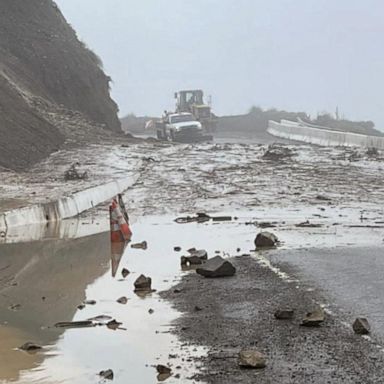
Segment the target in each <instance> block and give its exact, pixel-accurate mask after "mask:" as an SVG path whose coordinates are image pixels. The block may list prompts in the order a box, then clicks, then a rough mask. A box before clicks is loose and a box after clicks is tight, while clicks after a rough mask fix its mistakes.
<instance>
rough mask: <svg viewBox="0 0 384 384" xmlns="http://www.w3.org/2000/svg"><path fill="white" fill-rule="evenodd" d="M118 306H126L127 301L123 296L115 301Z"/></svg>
mask: <svg viewBox="0 0 384 384" xmlns="http://www.w3.org/2000/svg"><path fill="white" fill-rule="evenodd" d="M116 301H117V302H118V303H119V304H127V303H128V299H127V298H126V297H125V296H121V297H119V298H118V299H117V300H116Z"/></svg>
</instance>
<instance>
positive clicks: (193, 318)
mask: <svg viewBox="0 0 384 384" xmlns="http://www.w3.org/2000/svg"><path fill="white" fill-rule="evenodd" d="M231 261H232V262H233V263H234V265H235V266H236V268H237V273H236V275H235V276H234V277H232V278H228V279H212V280H208V279H205V280H204V279H203V278H201V277H200V276H197V275H195V274H190V275H189V276H188V277H184V278H183V281H182V282H181V283H180V284H178V285H177V286H176V289H178V290H180V291H181V293H180V294H175V293H174V291H172V290H171V291H168V292H165V293H163V294H162V297H164V298H167V299H168V300H171V301H172V302H173V303H174V305H175V306H176V308H177V309H178V310H180V311H181V312H183V313H184V315H183V316H182V317H181V318H180V319H179V320H178V321H177V322H176V324H175V327H174V332H175V333H176V334H177V335H178V337H179V338H180V340H182V341H184V342H186V343H192V344H197V345H205V346H208V347H209V353H208V355H207V356H206V357H204V358H203V365H204V369H203V372H202V373H201V374H199V375H198V376H197V378H198V379H201V380H204V381H205V382H209V383H282V384H283V383H360V382H364V383H378V382H380V380H381V378H382V377H383V373H384V372H383V366H382V364H383V361H384V355H383V354H382V353H380V352H379V350H378V347H377V346H376V345H375V344H373V343H372V342H370V341H367V340H365V339H363V338H362V337H359V336H356V335H354V334H353V332H352V329H351V328H348V327H346V326H345V325H343V324H342V323H341V322H340V320H339V319H338V318H337V317H336V316H334V315H327V317H326V321H325V323H324V324H323V325H322V326H321V327H319V328H305V327H301V326H300V325H299V324H300V322H301V319H302V317H303V316H304V315H305V314H306V312H308V311H310V310H312V309H313V308H316V306H317V305H318V304H319V303H323V302H324V297H322V295H321V293H319V292H312V291H311V292H307V291H306V289H305V287H304V286H300V287H297V283H296V282H287V281H284V280H283V279H281V278H279V277H278V276H277V275H276V274H275V273H274V272H273V271H271V270H270V269H269V268H265V267H263V266H260V265H259V264H258V263H257V262H256V260H255V259H254V258H253V257H251V256H239V257H236V258H234V259H233V260H231ZM195 305H197V306H199V307H200V308H201V309H202V310H201V311H194V310H193V307H194V306H195ZM287 307H288V308H294V309H295V317H294V319H293V320H292V321H291V320H276V319H275V318H274V315H273V314H274V312H275V311H276V310H277V309H281V308H287ZM243 348H255V349H257V350H258V351H260V352H262V353H263V354H264V355H265V356H266V357H267V367H266V368H265V369H264V370H246V369H241V368H239V366H238V364H237V355H238V352H239V351H240V350H241V349H243Z"/></svg>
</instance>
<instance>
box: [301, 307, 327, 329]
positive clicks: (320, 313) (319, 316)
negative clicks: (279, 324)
mask: <svg viewBox="0 0 384 384" xmlns="http://www.w3.org/2000/svg"><path fill="white" fill-rule="evenodd" d="M324 319H325V314H324V310H323V309H322V308H317V309H316V310H314V311H313V312H309V313H307V314H306V316H305V317H304V319H303V321H302V322H301V325H303V326H305V327H318V326H319V325H320V324H321V323H322V322H323V321H324Z"/></svg>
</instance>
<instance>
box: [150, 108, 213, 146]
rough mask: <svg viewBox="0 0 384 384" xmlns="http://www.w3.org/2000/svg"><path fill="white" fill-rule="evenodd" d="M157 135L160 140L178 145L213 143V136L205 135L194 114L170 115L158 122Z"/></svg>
mask: <svg viewBox="0 0 384 384" xmlns="http://www.w3.org/2000/svg"><path fill="white" fill-rule="evenodd" d="M156 133H157V138H158V139H159V140H167V141H174V142H178V143H198V142H202V141H211V140H212V136H209V135H204V130H203V127H202V125H201V123H200V122H199V121H197V120H196V119H195V117H194V116H193V115H192V113H188V112H181V113H169V114H167V115H166V116H165V117H164V118H163V119H162V120H160V121H157V122H156Z"/></svg>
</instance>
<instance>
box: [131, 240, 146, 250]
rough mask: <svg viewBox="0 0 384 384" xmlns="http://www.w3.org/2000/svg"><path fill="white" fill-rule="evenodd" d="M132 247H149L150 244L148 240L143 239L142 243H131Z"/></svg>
mask: <svg viewBox="0 0 384 384" xmlns="http://www.w3.org/2000/svg"><path fill="white" fill-rule="evenodd" d="M131 248H135V249H147V248H148V244H147V242H146V241H142V242H141V243H136V244H131Z"/></svg>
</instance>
